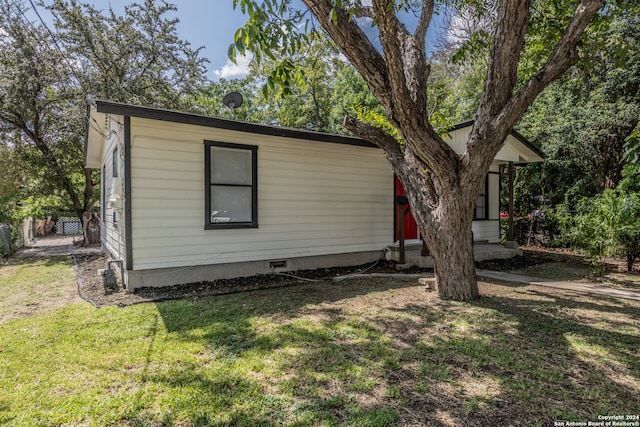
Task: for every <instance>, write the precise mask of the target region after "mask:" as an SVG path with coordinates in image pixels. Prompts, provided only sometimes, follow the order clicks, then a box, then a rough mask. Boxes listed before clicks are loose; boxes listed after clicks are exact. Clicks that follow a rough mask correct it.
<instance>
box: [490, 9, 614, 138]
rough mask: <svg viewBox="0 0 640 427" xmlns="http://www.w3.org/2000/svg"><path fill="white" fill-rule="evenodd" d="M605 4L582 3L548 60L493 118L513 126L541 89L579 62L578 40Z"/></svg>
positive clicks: (497, 121) (510, 126)
mask: <svg viewBox="0 0 640 427" xmlns="http://www.w3.org/2000/svg"><path fill="white" fill-rule="evenodd" d="M602 3H603V2H602V0H582V1H581V2H580V4H579V5H578V7H576V10H575V12H574V14H573V17H572V18H571V22H570V23H569V25H568V26H567V28H566V29H565V31H564V34H563V35H562V38H561V39H560V41H559V42H558V44H557V45H556V47H555V48H554V49H553V52H551V55H550V56H549V59H548V60H547V62H546V63H545V64H544V65H543V66H542V68H540V70H539V71H538V72H537V73H536V74H534V75H533V76H532V77H531V78H530V79H529V80H528V81H527V82H526V83H525V84H524V86H523V87H522V88H521V89H520V90H519V91H518V93H516V94H515V96H513V97H512V98H511V99H510V100H509V102H508V103H507V104H506V105H505V106H504V107H503V108H502V110H501V111H500V112H499V114H498V115H496V117H495V119H494V121H495V122H496V123H503V124H504V125H506V126H509V129H511V128H513V126H515V124H516V123H517V122H518V120H519V119H520V117H521V116H522V115H523V114H524V112H525V111H526V110H527V108H529V107H530V106H531V104H533V102H534V101H535V99H536V97H537V96H538V95H539V94H540V92H542V91H543V90H544V88H546V87H547V86H548V85H549V84H551V83H552V82H553V81H554V80H556V79H557V78H558V77H560V75H561V74H562V73H564V72H565V71H566V70H567V69H568V68H569V67H570V66H571V65H573V64H575V63H576V62H577V61H578V59H579V56H578V50H577V46H578V42H579V41H580V38H581V37H582V35H583V33H584V31H585V29H586V28H587V25H588V24H589V22H590V21H591V19H592V18H593V16H594V15H595V14H596V13H597V12H598V10H599V9H600V8H601V7H602Z"/></svg>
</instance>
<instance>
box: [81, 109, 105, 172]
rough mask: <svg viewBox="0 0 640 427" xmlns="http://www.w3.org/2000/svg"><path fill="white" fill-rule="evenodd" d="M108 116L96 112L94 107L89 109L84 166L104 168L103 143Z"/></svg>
mask: <svg viewBox="0 0 640 427" xmlns="http://www.w3.org/2000/svg"><path fill="white" fill-rule="evenodd" d="M105 122H106V114H105V113H102V112H98V111H96V108H95V107H94V106H92V105H89V106H88V107H87V130H86V136H85V142H84V166H85V167H86V168H89V169H99V168H100V167H101V166H102V143H103V140H104V126H105Z"/></svg>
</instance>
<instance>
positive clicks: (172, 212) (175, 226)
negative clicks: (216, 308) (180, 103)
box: [131, 118, 393, 270]
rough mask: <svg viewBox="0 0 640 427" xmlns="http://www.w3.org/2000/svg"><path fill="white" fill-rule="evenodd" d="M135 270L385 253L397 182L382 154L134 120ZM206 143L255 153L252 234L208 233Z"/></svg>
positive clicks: (241, 231)
mask: <svg viewBox="0 0 640 427" xmlns="http://www.w3.org/2000/svg"><path fill="white" fill-rule="evenodd" d="M131 129H132V131H131V133H132V138H131V141H132V148H131V157H132V173H131V174H132V176H131V179H132V229H133V234H132V237H133V267H134V270H144V269H151V268H163V267H180V266H190V265H206V264H218V263H229V262H241V261H251V260H270V259H282V258H291V257H301V256H315V255H326V254H340V253H351V252H360V251H371V250H382V249H383V248H384V247H385V246H386V245H387V244H388V243H389V242H391V240H392V237H393V236H392V233H393V197H392V195H393V175H392V171H391V168H390V167H389V165H388V163H387V162H386V160H385V158H384V156H383V153H382V151H380V150H377V149H373V148H363V147H353V146H348V145H342V144H335V143H323V142H315V141H304V140H298V139H288V138H279V137H273V136H266V135H258V134H251V133H243V132H235V131H226V130H220V129H213V128H205V127H199V126H192V125H183V124H175V123H164V122H160V121H152V120H145V119H138V118H132V119H131ZM204 140H212V141H220V142H232V143H240V144H248V145H257V146H259V149H258V226H259V228H257V229H230V230H204V215H205V213H204Z"/></svg>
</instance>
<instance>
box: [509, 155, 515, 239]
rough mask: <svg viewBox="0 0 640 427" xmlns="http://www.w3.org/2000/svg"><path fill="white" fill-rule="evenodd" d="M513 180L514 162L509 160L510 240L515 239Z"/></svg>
mask: <svg viewBox="0 0 640 427" xmlns="http://www.w3.org/2000/svg"><path fill="white" fill-rule="evenodd" d="M513 181H514V166H513V162H509V220H508V233H507V234H508V240H509V241H513V240H514V239H515V232H514V229H513Z"/></svg>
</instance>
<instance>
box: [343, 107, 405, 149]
mask: <svg viewBox="0 0 640 427" xmlns="http://www.w3.org/2000/svg"><path fill="white" fill-rule="evenodd" d="M343 125H344V127H345V128H347V129H348V130H349V131H351V132H352V133H353V134H355V135H357V136H359V137H360V138H362V139H364V140H365V141H368V142H370V143H372V144H375V145H377V146H378V147H380V148H382V150H383V151H384V152H385V153H386V154H387V157H389V156H397V157H402V156H403V154H402V148H401V147H400V144H399V143H398V141H397V140H396V139H395V138H394V137H392V136H391V135H389V134H388V133H387V132H385V131H383V130H381V129H378V128H376V127H373V126H371V125H368V124H366V123H364V122H363V121H361V120H358V119H356V118H354V117H351V116H348V115H347V116H345V117H344V123H343Z"/></svg>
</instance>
